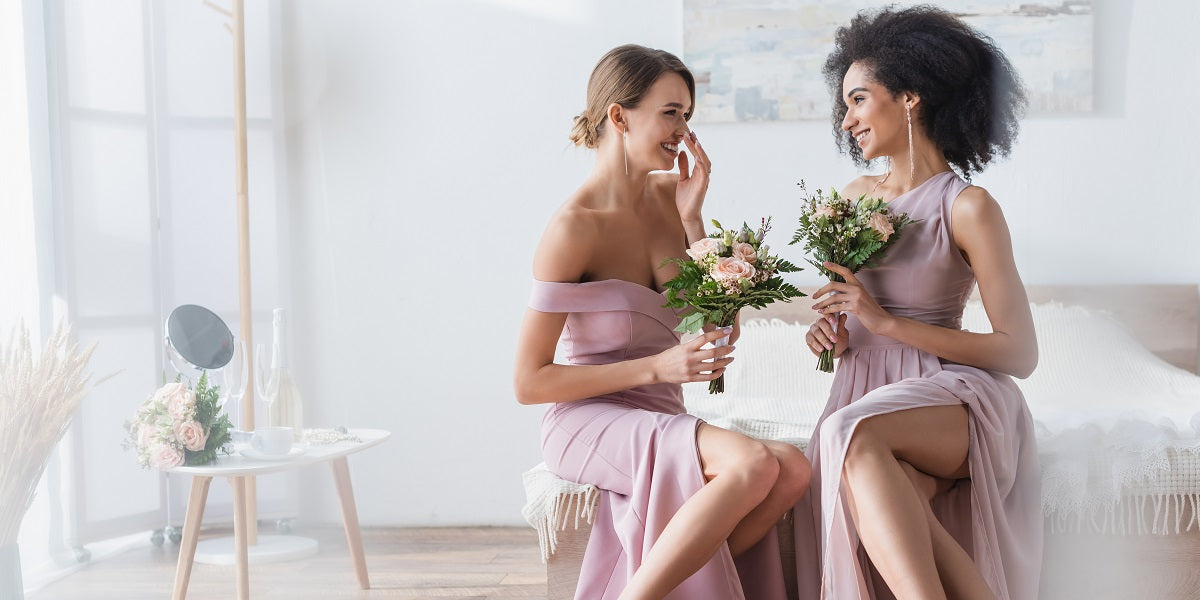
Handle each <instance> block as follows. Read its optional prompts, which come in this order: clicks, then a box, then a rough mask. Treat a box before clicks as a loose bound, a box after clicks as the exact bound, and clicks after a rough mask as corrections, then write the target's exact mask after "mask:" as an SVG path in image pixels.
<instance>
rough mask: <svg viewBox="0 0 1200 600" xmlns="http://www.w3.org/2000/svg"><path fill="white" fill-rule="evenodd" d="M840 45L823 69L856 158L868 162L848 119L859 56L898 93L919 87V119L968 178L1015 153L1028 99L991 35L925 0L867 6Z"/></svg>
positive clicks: (843, 146) (842, 31) (844, 141)
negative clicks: (847, 90) (848, 89)
mask: <svg viewBox="0 0 1200 600" xmlns="http://www.w3.org/2000/svg"><path fill="white" fill-rule="evenodd" d="M834 44H835V46H834V49H833V52H831V53H830V54H829V57H828V58H827V59H826V60H825V68H824V69H823V72H824V74H825V82H826V83H827V84H828V85H829V89H830V91H831V92H832V93H833V99H834V101H833V115H832V116H833V134H834V137H835V138H836V139H837V144H838V149H839V150H840V151H842V152H848V153H849V154H850V156H851V157H852V158H853V159H854V162H855V163H857V164H859V165H861V166H866V164H867V162H868V161H867V160H866V159H864V158H863V155H862V149H861V148H859V147H858V145H857V144H855V143H854V140H853V139H851V137H850V135H849V134H848V133H846V132H844V131H842V128H841V126H842V119H843V118H845V116H846V104H845V103H844V102H843V101H842V79H843V78H844V77H845V75H846V71H847V70H849V69H850V65H851V64H853V63H856V62H857V63H861V64H863V65H864V66H865V67H867V69H868V70H869V71H870V73H871V78H872V79H873V80H874V81H875V82H877V83H879V84H880V85H882V86H883V87H885V88H887V90H888V91H889V92H891V93H892V94H893V96H895V95H897V94H900V93H903V92H913V93H915V94H917V95H918V96H919V97H920V98H921V104H920V107H921V108H920V109H919V110H918V111H917V114H916V115H914V116H915V117H916V118H915V119H914V121H916V124H917V126H919V127H921V128H922V129H923V130H924V131H925V133H926V135H928V136H929V138H930V139H931V140H932V141H933V143H934V144H936V145H937V147H938V148H940V149H941V150H942V152H943V153H944V155H945V157H946V161H947V162H949V163H950V164H951V166H953V167H954V168H955V169H957V170H958V171H959V172H960V173H961V174H962V175H963V176H964V177H966V178H970V176H971V174H972V173H974V172H978V171H981V170H982V169H983V167H984V166H985V165H987V164H988V163H989V162H990V161H991V160H992V159H993V158H995V157H997V156H1006V155H1008V153H1009V151H1010V150H1011V148H1012V144H1013V141H1015V140H1016V137H1017V129H1018V123H1017V120H1018V118H1019V116H1020V113H1021V112H1022V111H1023V109H1024V108H1025V105H1026V103H1027V100H1026V98H1025V92H1024V90H1023V89H1022V87H1021V80H1020V77H1019V76H1018V75H1017V72H1016V70H1015V69H1013V66H1012V64H1011V63H1009V61H1008V58H1007V57H1005V56H1004V53H1003V52H1001V51H1000V49H999V48H997V47H996V45H995V43H994V42H993V41H992V40H991V38H989V37H987V36H985V35H983V34H981V33H979V32H978V31H976V30H974V29H973V28H971V26H969V25H967V24H966V23H963V22H962V21H961V20H959V19H958V18H956V17H955V16H954V15H952V14H950V13H948V12H946V11H944V10H942V9H940V8H937V7H934V6H928V5H923V6H915V7H912V8H906V9H903V10H896V9H893V8H890V7H889V8H885V9H881V10H878V11H874V12H867V11H864V12H860V13H859V14H858V16H856V17H854V19H853V20H852V21H851V22H850V24H849V25H847V26H844V27H841V28H839V29H838V31H837V36H836V39H835V41H834Z"/></svg>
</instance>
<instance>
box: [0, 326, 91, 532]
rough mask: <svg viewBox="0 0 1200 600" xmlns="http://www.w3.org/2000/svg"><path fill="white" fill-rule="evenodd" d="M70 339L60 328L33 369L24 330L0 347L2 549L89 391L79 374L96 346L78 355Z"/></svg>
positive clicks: (15, 331) (19, 329)
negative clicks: (81, 401) (55, 448)
mask: <svg viewBox="0 0 1200 600" xmlns="http://www.w3.org/2000/svg"><path fill="white" fill-rule="evenodd" d="M70 334H71V329H70V327H69V326H65V325H63V324H62V323H60V324H59V325H58V327H56V328H55V330H54V334H53V335H51V336H50V339H49V340H47V341H46V345H45V347H44V348H43V349H42V355H41V357H40V359H39V360H38V361H37V362H36V363H34V356H33V350H32V348H31V347H30V345H29V331H28V330H27V329H26V328H25V325H24V324H22V325H19V326H17V327H14V328H13V331H12V334H11V335H10V336H9V342H8V345H7V346H2V347H0V457H3V458H0V546H3V545H6V544H15V543H16V541H17V533H18V532H19V531H20V529H21V519H23V518H24V516H25V512H26V511H27V510H29V506H30V505H31V504H32V503H33V494H34V491H35V490H36V489H37V484H38V480H40V479H41V477H42V471H44V470H45V468H46V461H47V460H48V459H49V457H50V452H51V451H52V450H53V449H54V446H55V444H57V443H58V440H60V439H62V436H63V434H64V433H66V431H67V426H68V425H69V424H70V421H71V415H73V414H75V409H76V407H78V406H79V400H80V399H81V398H83V396H84V395H86V394H87V392H88V391H89V390H90V389H91V385H89V380H90V379H91V375H90V374H89V375H84V374H83V369H84V367H85V366H87V362H88V360H89V359H90V358H91V357H92V351H93V350H95V348H96V344H95V343H93V344H91V345H90V346H88V347H87V348H85V349H82V350H81V349H80V348H79V345H78V344H76V343H72V342H71V341H70V339H69V338H70ZM97 383H99V382H97Z"/></svg>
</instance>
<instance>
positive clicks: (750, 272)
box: [712, 257, 755, 285]
mask: <svg viewBox="0 0 1200 600" xmlns="http://www.w3.org/2000/svg"><path fill="white" fill-rule="evenodd" d="M754 273H755V270H754V265H752V264H750V263H748V262H746V261H744V260H742V259H740V258H733V257H727V258H721V259H718V260H717V264H716V265H714V266H713V269H712V276H713V279H716V280H717V281H720V282H721V283H724V284H727V285H729V284H735V283H737V282H739V281H741V280H742V279H753V278H754Z"/></svg>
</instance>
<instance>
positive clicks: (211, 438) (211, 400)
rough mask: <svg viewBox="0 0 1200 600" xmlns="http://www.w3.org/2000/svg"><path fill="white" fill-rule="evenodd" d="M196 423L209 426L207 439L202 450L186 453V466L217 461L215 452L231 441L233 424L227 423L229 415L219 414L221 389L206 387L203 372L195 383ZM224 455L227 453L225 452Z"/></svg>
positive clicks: (206, 378)
mask: <svg viewBox="0 0 1200 600" xmlns="http://www.w3.org/2000/svg"><path fill="white" fill-rule="evenodd" d="M196 421H198V422H199V423H201V424H202V425H203V424H205V423H208V424H209V426H208V439H207V440H206V441H205V443H204V449H203V450H199V451H195V452H193V451H191V450H188V451H187V457H186V458H185V459H184V464H188V465H203V464H208V463H210V462H213V461H214V460H217V451H218V450H222V449H224V448H225V446H226V445H228V444H229V443H230V442H231V441H233V438H232V437H231V436H230V435H229V430H230V429H233V423H231V422H229V415H227V414H225V413H222V412H221V388H220V387H219V386H215V385H214V386H210V385H208V373H204V372H202V373H201V374H200V380H199V381H197V382H196ZM225 453H226V454H228V453H229V451H228V450H225Z"/></svg>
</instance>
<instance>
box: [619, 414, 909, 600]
mask: <svg viewBox="0 0 1200 600" xmlns="http://www.w3.org/2000/svg"><path fill="white" fill-rule="evenodd" d="M696 445H697V447H698V448H699V451H700V462H701V466H702V468H703V470H704V476H705V478H707V479H708V483H707V484H705V486H704V487H702V488H700V491H698V492H696V493H695V494H693V495H692V497H691V498H688V499H687V501H686V502H684V503H683V505H682V506H681V507H679V510H678V511H677V512H676V513H675V516H674V517H672V518H671V521H670V522H669V523H667V526H666V528H664V529H663V532H662V534H661V535H660V536H659V537H658V540H657V541H656V542H655V543H654V546H653V547H652V548H651V549H650V551H649V552H648V553H646V556H645V557H644V559H643V560H642V565H641V567H639V568H638V570H637V572H636V573H634V575H633V577H632V578H631V579H630V581H629V585H628V586H627V587H626V588H625V590H624V591H623V592H622V593H621V598H623V599H630V600H632V599H638V600H641V599H657V598H662V597H663V596H665V595H667V594H668V593H670V592H671V590H673V589H675V587H676V586H678V585H679V584H680V583H682V582H683V580H684V579H687V578H688V577H689V576H691V575H692V573H695V572H696V571H697V570H698V569H699V568H700V567H702V566H704V563H706V562H708V560H709V559H710V558H712V556H713V554H714V553H715V552H716V551H717V549H718V548H720V546H721V544H724V543H725V540H726V539H727V538H728V537H729V535H730V534H731V533H732V532H733V529H734V527H736V526H737V524H738V523H739V522H740V521H742V519H743V518H745V517H746V515H748V514H750V512H751V511H752V510H754V508H755V507H757V506H758V505H759V504H760V503H762V501H763V500H764V499H765V498H766V497H767V495H768V494H769V493H770V492H771V489H772V488H774V487H775V481H776V479H777V478H778V476H779V461H778V460H776V458H775V455H774V454H772V453H771V451H770V450H768V449H767V447H766V446H765V445H763V444H762V443H761V442H758V441H755V440H752V439H750V438H748V437H746V436H744V435H741V434H739V433H734V432H732V431H727V430H724V429H721V428H719V427H713V426H711V425H707V424H704V423H701V424H700V427H699V430H698V431H697V432H696ZM906 485H907V483H906ZM910 489H911V487H910Z"/></svg>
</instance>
